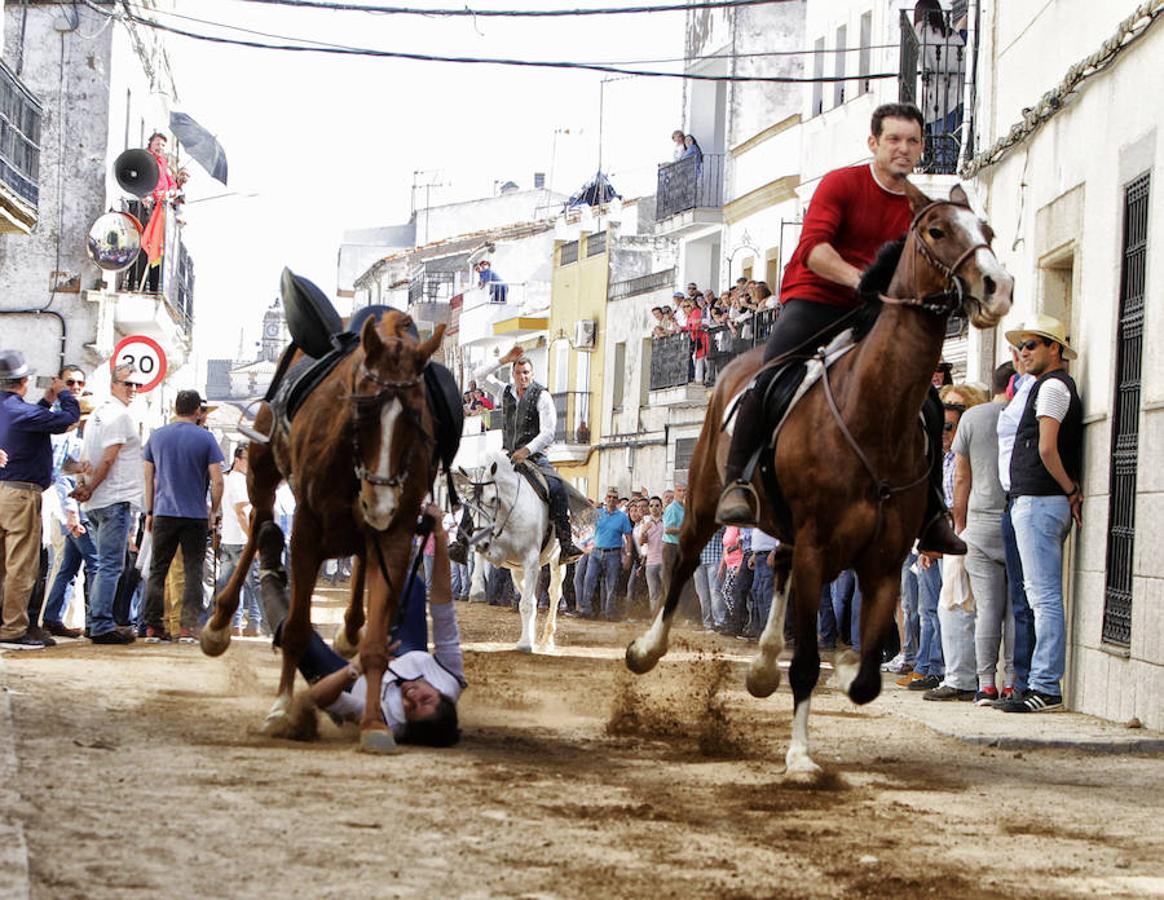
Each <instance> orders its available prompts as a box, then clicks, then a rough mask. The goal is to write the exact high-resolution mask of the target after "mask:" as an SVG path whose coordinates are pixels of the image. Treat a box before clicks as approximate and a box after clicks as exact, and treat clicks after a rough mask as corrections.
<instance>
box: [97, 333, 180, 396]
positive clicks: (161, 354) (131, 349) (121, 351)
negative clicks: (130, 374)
mask: <svg viewBox="0 0 1164 900" xmlns="http://www.w3.org/2000/svg"><path fill="white" fill-rule="evenodd" d="M123 365H131V366H133V367H134V368H135V369H136V370H137V371H136V372H135V377H136V379H137V380H138V381H139V382H140V383H141V388H140V389H139V390H138V393H139V394H144V393H145V392H146V391H152V390H153V389H154V388H156V387H157V386H158V385H159V384H161V383H162V379H163V378H165V377H166V353H165V351H164V350H162V347H161V345H160V344H159V343H158V342H157V341H155V340H154V339H153V338H151V337H146V336H145V335H144V334H131V335H130V336H129V337H127V338H123V339H122V340H121V342H120V343H118V345H117V348H116V349H115V350H114V351H113V358H112V359H111V360H109V368H110V370H112V369H113V368H114V367H115V366H123Z"/></svg>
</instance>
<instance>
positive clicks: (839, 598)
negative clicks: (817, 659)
mask: <svg viewBox="0 0 1164 900" xmlns="http://www.w3.org/2000/svg"><path fill="white" fill-rule="evenodd" d="M829 593H830V595H831V600H832V605H833V619H834V621H835V622H836V628H837V632H838V634H839V632H840V628H841V624H842V623H843V622H844V621H845V605H846V604H848V605H849V646H850V647H852V648H853V651H854V652H856V653H860V652H861V586H860V585H859V584H857V573H856V572H854V571H853V570H852V569H845V571H843V572H842V573H841V574H840V575H838V576H837V578H836V581H834V582H833V583H832V585H831V587H830V590H829ZM843 639H844V638H842V640H843Z"/></svg>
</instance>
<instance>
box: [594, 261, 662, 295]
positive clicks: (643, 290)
mask: <svg viewBox="0 0 1164 900" xmlns="http://www.w3.org/2000/svg"><path fill="white" fill-rule="evenodd" d="M674 284H675V269H674V268H671V269H663V270H662V271H659V272H651V273H650V274H649V275H640V276H638V277H637V278H627V279H626V280H624V281H614V282H611V284H610V287H609V288H607V291H606V299H607V300H622V299H624V298H626V297H637V296H638V295H639V294H649V293H651V292H653V291H660V290H671V288H672V287H673V285H674Z"/></svg>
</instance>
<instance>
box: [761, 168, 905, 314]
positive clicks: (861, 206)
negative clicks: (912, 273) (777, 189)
mask: <svg viewBox="0 0 1164 900" xmlns="http://www.w3.org/2000/svg"><path fill="white" fill-rule="evenodd" d="M912 218H913V213H912V212H911V210H910V207H909V201H908V200H907V199H906V198H905V194H895V193H893V192H892V191H888V190H886V189H885V188H883V187H882V186H881V185H880V184H879V183H878V182H877V179H876V178H874V177H873V169H872V167H871V166H870V164H869V163H862V164H861V165H858V166H849V167H847V168H844V169H835V170H834V171H832V172H829V173H828V174H827V175H826V176H825V177H824V178H823V179H821V183H820V186H819V187H818V188H817V189H816V193H814V194H813V195H812V200H811V202H810V203H809V205H808V212H807V213H806V214H805V216H804V226H803V228H802V229H801V231H800V243H799V244H797V245H796V252H795V253H793V254H792V259H790V260H789V261H788V265H787V266H785V267H784V281H783V282H782V284H781V287H780V302H781V303H787V302H788V301H789V300H812V301H814V302H816V303H827V304H828V305H830V306H845V307H854V306H858V305H860V300H859V299H858V298H857V295H856V293H855V292H854V291H853V290H852V289H851V288H847V287H845V286H844V285H842V284H837V283H836V282H834V281H828V280H827V279H824V278H821V276H819V275H817V274H816V273H815V272H813V271H812V269H810V268H809V267H808V256H809V254H810V253H812V251H813V249H814V248H815V247H816V246H817V245H818V244H830V245H832V248H833V249H834V250H836V251H837V253H839V254H840V256H841V259H843V260H844V261H845V262H847V263H849V264H850V265H853V266H856V267H857V268H858V269H864V268H865V267H866V266H868V265H869V263H871V262H873V259H874V257H876V256H877V251H878V250H880V249H881V246H882V244H885V243H886V242H888V241H895V240H897V239H898V238H900V237H901V236H902V235H903V234H904V233H905V231H906V229H907V228H909V223H910V221H911V220H912Z"/></svg>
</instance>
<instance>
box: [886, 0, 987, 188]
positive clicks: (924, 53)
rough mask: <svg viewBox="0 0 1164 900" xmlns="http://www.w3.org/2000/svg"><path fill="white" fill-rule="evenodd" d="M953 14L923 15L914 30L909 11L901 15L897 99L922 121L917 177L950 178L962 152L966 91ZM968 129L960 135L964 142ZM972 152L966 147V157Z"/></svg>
mask: <svg viewBox="0 0 1164 900" xmlns="http://www.w3.org/2000/svg"><path fill="white" fill-rule="evenodd" d="M956 22H957V20H956V19H955V13H953V12H939V11H937V10H935V11H933V12H927V13H925V14H924V17H923V18H922V20H921V21H920V22H919V23H918V24H917V25H914V23H913V14H912V12H911V11H909V10H902V12H901V57H900V67H899V69H898V72H899V74H898V92H897V93H898V99H899V100H900V101H901V102H902V103H913V104H915V105H916V106H917V107H918V109H920V110H921V111H922V116H923V118H924V119H925V123H926V124H925V129H924V131H925V148H924V151H923V153H922V158H921V161H920V162H919V163H918V171H921V172H931V173H936V174H947V175H948V174H953V173H955V172H957V170H958V157H959V155H960V154H961V152H962V136H963V128H962V117H963V114H964V111H963V102H962V101H963V89H964V88H965V85H966V76H967V59H966V42H965V39H964V36H963V34H962V33H961V32H959V31H958V30H956V29H955V28H954V25H955V24H956ZM972 132H973V129H965V134H966V135H967V139H969V136H970V135H971V134H972ZM971 150H972V148H970V147H967V152H970V151H971Z"/></svg>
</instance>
